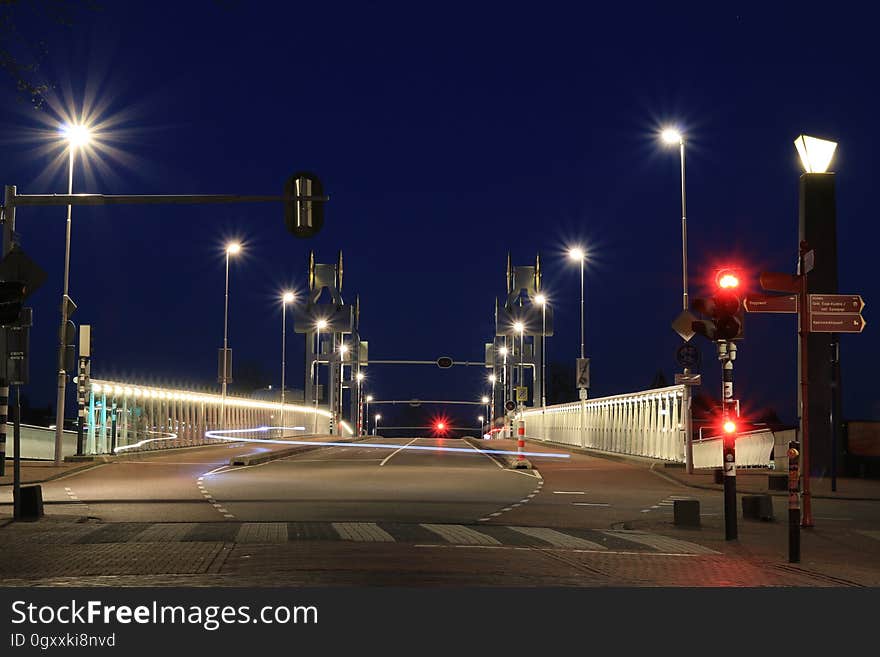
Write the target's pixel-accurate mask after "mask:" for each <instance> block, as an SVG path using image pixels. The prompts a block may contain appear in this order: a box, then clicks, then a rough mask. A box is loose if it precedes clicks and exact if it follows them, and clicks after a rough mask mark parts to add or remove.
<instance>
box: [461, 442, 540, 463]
mask: <svg viewBox="0 0 880 657" xmlns="http://www.w3.org/2000/svg"><path fill="white" fill-rule="evenodd" d="M462 440H464V442H466V443H467V444H468V445H470V446H471V447H473V448H474V449H478V450H480V451H481V452H482V451H483V450H484V449H485V444H484V443H482V442H477V440H478V439H477V438H463V439H462ZM486 456H488V457H489V458H490V459H492V460H493V461H495V462H496V463H497V464H498V465H500V466H501V467H502V468H506V469H508V470H534V466H533V465H532V462H531V461H529V460H528V459H527V458H523V459H517V458H516V457H515V456H503V455H501V454H486Z"/></svg>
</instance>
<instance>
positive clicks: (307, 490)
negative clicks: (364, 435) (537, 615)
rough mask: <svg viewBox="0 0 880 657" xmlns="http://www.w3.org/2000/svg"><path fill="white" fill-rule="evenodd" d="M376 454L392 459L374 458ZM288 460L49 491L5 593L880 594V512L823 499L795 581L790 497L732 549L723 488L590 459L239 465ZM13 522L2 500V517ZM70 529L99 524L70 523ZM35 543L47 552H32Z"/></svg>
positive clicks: (86, 474) (318, 452) (250, 448)
mask: <svg viewBox="0 0 880 657" xmlns="http://www.w3.org/2000/svg"><path fill="white" fill-rule="evenodd" d="M376 443H383V444H390V445H393V446H394V447H393V448H391V449H385V448H382V449H379V448H373V447H370V446H369V445H371V444H376ZM511 445H512V444H511V443H510V442H509V441H491V446H492V447H502V448H509V447H511ZM408 446H421V447H438V448H443V447H450V446H452V447H456V448H464V449H465V451H464V452H445V451H422V450H420V451H414V450H411V449H407V447H408ZM487 446H489V445H487ZM283 448H284V446H282V445H253V444H242V443H233V444H228V445H220V446H210V447H203V448H198V449H192V450H180V451H177V450H172V451H168V452H164V453H156V454H152V455H149V456H144V457H141V458H132V459H130V460H121V461H117V462H114V463H108V464H105V465H101V466H99V467H96V468H93V469H90V470H87V471H82V472H78V473H75V474H72V475H69V476H67V477H65V478H62V479H58V480H55V481H51V482H47V483H45V484H43V497H44V500H45V501H46V515H47V519H46V521H44V522H43V523H36V524H32V525H30V526H28V525H27V523H17V524H16V525H13V526H9V527H5V528H2V529H0V543H3V544H4V545H5V547H3V545H0V548H2V549H3V554H5V555H7V556H12V557H13V558H14V560H16V561H17V563H15V564H14V565H10V566H9V568H7V569H6V570H4V565H3V564H2V563H0V581H2V582H4V583H6V584H16V583H24V584H27V585H30V584H33V583H42V584H49V585H52V584H62V585H90V584H94V583H98V584H101V583H103V584H108V585H110V584H133V583H138V584H147V585H148V584H155V585H163V584H173V583H175V582H178V583H180V584H183V585H186V584H190V585H215V584H224V583H226V584H229V583H238V584H255V585H267V586H271V585H277V584H296V585H306V584H316V585H320V584H343V583H347V584H362V583H368V584H391V583H394V584H408V585H444V584H449V585H461V584H479V585H525V586H530V585H566V586H569V585H573V586H586V585H589V586H602V585H609V584H616V585H621V584H623V585H632V584H637V585H643V584H645V583H649V584H664V585H677V584H684V585H705V584H714V585H726V584H741V585H785V584H793V585H806V586H814V585H829V583H831V584H839V583H847V582H849V581H858V582H860V583H870V584H874V585H876V584H880V568H878V567H877V565H876V564H878V563H880V531H878V530H880V517H878V509H880V505H878V503H874V502H864V503H861V502H842V501H830V500H816V503H815V510H814V513H815V515H816V516H817V529H816V530H813V531H811V532H810V533H805V537H804V554H805V557H807V558H805V563H806V564H808V565H809V566H810V568H812V570H811V571H810V572H811V573H812V572H815V573H818V575H812V574H810V575H805V574H803V573H802V572H800V571H798V572H797V573H795V574H792V572H790V571H774V570H773V569H772V568H771V567H769V566H767V565H766V564H771V563H777V564H782V563H784V562H785V538H786V536H787V534H786V526H785V522H784V513H785V510H784V506H783V503H784V499H783V498H775V505H776V513H777V519H778V520H779V522H776V523H760V522H755V521H743V520H740V527H741V538H740V541H738V542H736V543H732V544H730V543H725V542H724V541H723V531H722V530H721V527H722V516H721V511H722V509H721V495H720V494H719V493H718V492H716V491H707V490H699V489H694V488H687V487H684V486H682V485H680V484H678V483H676V482H674V481H671V480H668V479H666V478H664V477H662V476H660V475H658V474H657V473H656V472H652V471H651V470H650V469H648V468H647V467H645V466H644V465H640V464H637V463H633V462H624V461H619V460H611V459H607V458H599V457H596V456H591V455H585V454H577V453H573V454H571V457H570V458H568V459H548V458H533V459H532V462H533V464H534V466H535V469H534V470H532V471H518V470H511V469H505V468H503V467H501V466H500V465H499V463H498V462H496V461H495V460H494V459H493V458H490V457H488V456H487V455H485V454H482V453H480V452H478V451H477V450H476V449H473V448H471V447H470V446H469V445H468V443H466V442H465V441H461V440H454V439H440V438H382V437H378V438H372V437H371V438H369V439H367V440H366V441H362V442H356V443H351V444H349V445H346V446H342V447H316V448H313V449H310V450H309V451H305V452H302V453H297V454H293V455H290V456H286V457H284V458H280V459H278V460H272V461H269V462H267V463H263V464H259V465H254V466H230V465H229V461H230V459H231V457H233V456H237V455H240V454H243V453H254V452H263V451H274V450H278V449H283ZM536 449H538V448H536ZM540 449H541V450H543V449H544V448H543V447H541V448H540ZM547 451H559V450H552V449H548V450H547ZM8 497H9V490H8V488H7V489H5V490H3V491H0V504H2V503H3V502H8V501H9V500H8ZM677 498H691V499H698V500H700V502H701V511H702V514H703V518H702V521H703V528H702V529H695V530H682V529H680V528H676V527H674V526H673V525H672V522H671V521H672V505H673V503H674V500H675V499H677ZM8 510H9V507H8V505H3V506H0V514H4V515H8ZM65 518H67V519H68V520H66V521H65ZM73 518H79V519H83V518H88V519H89V520H87V521H85V522H78V523H74V524H71V522H70V521H71V520H72V519H73ZM819 519H821V521H820V520H819ZM65 522H66V524H64V523H65ZM52 523H56V524H55V525H53V524H52ZM57 523H60V524H57ZM4 542H5V543H4ZM34 543H42V544H44V545H43V547H42V548H41V550H39V551H34V550H33V549H32V548H31V546H32V545H33V544H34ZM83 545H89V549H88V550H85V551H84V550H83ZM811 552H812V555H811ZM811 556H813V557H815V558H813V559H812V561H811V560H810V559H809V557H811ZM819 557H821V558H819ZM188 559H189V561H187V560H188ZM844 564H845V565H846V566H845V567H844ZM7 565H8V564H7ZM775 567H776V566H773V568H775ZM779 567H781V566H779ZM221 575H222V577H221ZM848 575H849V576H851V578H852V579H851V580H850V579H847V576H848ZM822 577H825V578H826V579H822ZM16 578H20V579H16ZM817 578H818V579H817ZM829 578H830V579H829Z"/></svg>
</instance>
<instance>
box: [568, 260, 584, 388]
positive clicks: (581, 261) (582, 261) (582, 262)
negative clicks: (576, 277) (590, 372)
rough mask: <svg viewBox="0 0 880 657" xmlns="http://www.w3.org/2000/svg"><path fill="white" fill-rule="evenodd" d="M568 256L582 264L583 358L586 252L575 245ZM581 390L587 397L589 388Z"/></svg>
mask: <svg viewBox="0 0 880 657" xmlns="http://www.w3.org/2000/svg"><path fill="white" fill-rule="evenodd" d="M568 257H569V258H571V259H572V260H576V261H578V262H580V265H581V360H583V359H584V358H585V356H584V260H585V259H586V257H587V256H586V253H585V252H584V250H583V249H582V248H580V247H574V248H573V249H570V250H569V252H568ZM579 390H580V393H579V394H580V398H581V399H586V398H587V389H586V388H579Z"/></svg>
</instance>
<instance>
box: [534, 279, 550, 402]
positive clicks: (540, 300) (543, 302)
mask: <svg viewBox="0 0 880 657" xmlns="http://www.w3.org/2000/svg"><path fill="white" fill-rule="evenodd" d="M535 302H536V303H539V304H541V408H544V407H545V406H547V297H546V296H544V295H543V294H539V295H537V296H536V297H535Z"/></svg>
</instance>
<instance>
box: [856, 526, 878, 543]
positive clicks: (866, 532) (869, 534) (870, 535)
mask: <svg viewBox="0 0 880 657" xmlns="http://www.w3.org/2000/svg"><path fill="white" fill-rule="evenodd" d="M858 532H859V534H864V535H865V536H867V537H868V538H873V539H876V540H878V541H880V531H878V530H876V529H859V530H858Z"/></svg>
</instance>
